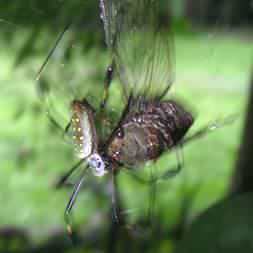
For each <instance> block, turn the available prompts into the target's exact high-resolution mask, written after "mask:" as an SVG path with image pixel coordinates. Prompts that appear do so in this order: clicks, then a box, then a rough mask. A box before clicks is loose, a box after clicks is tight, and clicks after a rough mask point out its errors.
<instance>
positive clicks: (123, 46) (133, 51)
mask: <svg viewBox="0 0 253 253" xmlns="http://www.w3.org/2000/svg"><path fill="white" fill-rule="evenodd" d="M159 2H161V1H154V0H128V1H119V0H111V1H109V0H108V1H101V3H103V4H104V8H101V11H102V13H101V16H102V19H103V21H104V28H105V34H106V41H107V44H108V45H109V47H110V48H112V51H113V52H112V54H113V55H112V57H113V60H114V62H115V65H116V69H117V72H118V75H119V78H120V80H121V83H122V85H123V90H124V94H126V97H127V98H129V97H130V95H132V96H133V97H136V98H137V97H139V96H145V97H146V98H149V99H157V98H161V97H163V96H164V95H165V94H166V92H167V91H168V90H169V88H170V86H171V84H172V81H173V78H174V70H173V51H174V50H173V47H172V45H173V43H172V36H171V35H170V34H169V24H168V23H166V22H163V21H159V15H158V11H159V10H161V6H160V3H159Z"/></svg>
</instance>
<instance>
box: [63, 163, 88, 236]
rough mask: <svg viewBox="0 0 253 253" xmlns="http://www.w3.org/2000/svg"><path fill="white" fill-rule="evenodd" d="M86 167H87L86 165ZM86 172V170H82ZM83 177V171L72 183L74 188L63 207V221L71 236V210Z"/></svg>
mask: <svg viewBox="0 0 253 253" xmlns="http://www.w3.org/2000/svg"><path fill="white" fill-rule="evenodd" d="M86 168H87V167H86ZM84 172H86V170H85V171H84ZM84 179H85V175H84V173H83V174H82V176H81V177H80V179H79V180H78V181H77V182H76V183H75V185H74V190H73V192H72V194H71V196H70V199H69V202H68V204H67V206H66V208H65V212H64V219H65V222H66V225H67V231H68V233H69V235H70V236H71V235H72V232H73V231H72V225H71V219H70V218H71V217H70V215H71V210H72V208H73V206H74V204H75V201H76V198H77V195H78V193H79V191H80V189H81V186H82V184H83V182H84Z"/></svg>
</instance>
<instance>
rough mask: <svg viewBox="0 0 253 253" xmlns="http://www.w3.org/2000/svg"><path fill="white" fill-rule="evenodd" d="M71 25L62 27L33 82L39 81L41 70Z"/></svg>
mask: <svg viewBox="0 0 253 253" xmlns="http://www.w3.org/2000/svg"><path fill="white" fill-rule="evenodd" d="M72 23H73V21H71V22H68V23H67V25H66V26H65V27H64V29H63V31H62V32H60V34H59V35H58V37H57V39H56V41H55V43H54V45H53V47H52V48H51V49H50V51H49V53H48V55H47V57H46V59H45V60H44V62H43V64H42V65H41V67H40V69H39V71H38V73H37V74H36V77H35V80H36V81H38V80H39V79H40V76H41V74H42V72H43V70H44V69H45V67H46V66H47V64H48V61H49V59H50V57H51V56H52V55H53V53H54V51H55V49H56V48H57V46H58V45H59V43H60V41H61V39H62V38H63V36H64V34H65V33H66V31H67V30H68V29H69V27H70V26H71V24H72Z"/></svg>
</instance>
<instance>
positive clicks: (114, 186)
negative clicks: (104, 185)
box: [110, 170, 119, 223]
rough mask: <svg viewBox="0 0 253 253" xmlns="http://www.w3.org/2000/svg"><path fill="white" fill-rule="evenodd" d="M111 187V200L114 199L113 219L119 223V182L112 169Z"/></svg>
mask: <svg viewBox="0 0 253 253" xmlns="http://www.w3.org/2000/svg"><path fill="white" fill-rule="evenodd" d="M110 187H111V201H112V221H113V222H114V223H119V215H118V204H117V199H118V192H117V182H116V178H115V172H114V171H113V170H112V171H111V181H110Z"/></svg>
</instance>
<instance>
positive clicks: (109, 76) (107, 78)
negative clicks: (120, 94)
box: [100, 62, 114, 111]
mask: <svg viewBox="0 0 253 253" xmlns="http://www.w3.org/2000/svg"><path fill="white" fill-rule="evenodd" d="M113 69H114V64H113V62H112V64H111V65H109V66H108V67H107V70H106V73H105V79H104V92H103V99H102V102H101V104H100V111H103V110H104V109H105V107H106V103H107V100H108V96H109V88H110V85H111V82H112V79H113Z"/></svg>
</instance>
